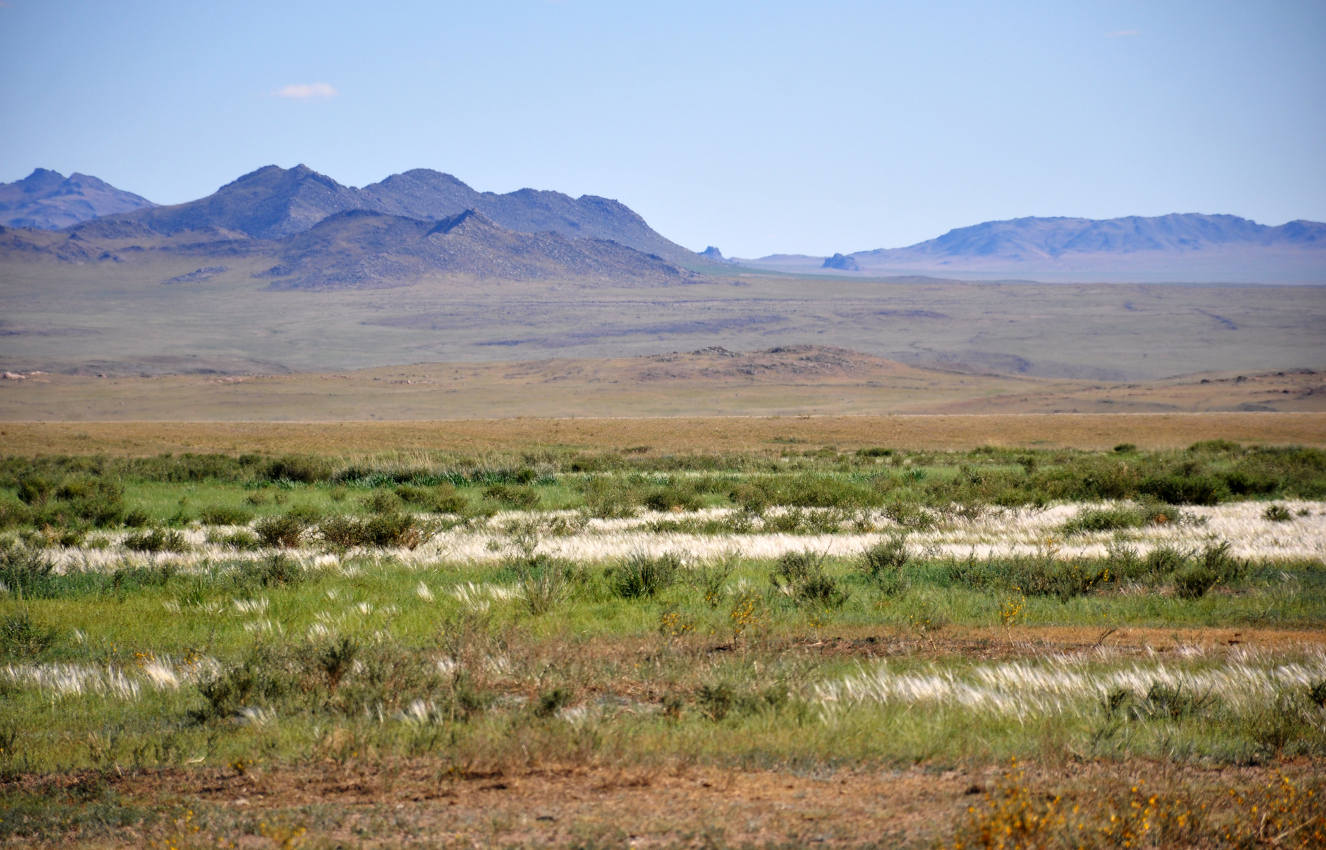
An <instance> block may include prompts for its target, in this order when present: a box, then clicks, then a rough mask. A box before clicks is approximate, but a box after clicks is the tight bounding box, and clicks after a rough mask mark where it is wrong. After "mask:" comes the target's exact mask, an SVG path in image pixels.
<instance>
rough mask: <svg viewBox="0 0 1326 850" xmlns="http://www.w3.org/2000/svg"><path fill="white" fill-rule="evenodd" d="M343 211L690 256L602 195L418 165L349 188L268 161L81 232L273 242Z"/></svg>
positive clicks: (674, 258) (680, 259)
mask: <svg viewBox="0 0 1326 850" xmlns="http://www.w3.org/2000/svg"><path fill="white" fill-rule="evenodd" d="M348 210H367V211H371V212H378V213H386V214H388V215H394V216H400V217H404V218H412V219H419V220H421V221H441V220H442V219H445V218H448V217H450V216H454V215H458V214H459V213H463V212H465V211H466V210H473V211H475V212H478V213H480V214H482V215H483V216H485V217H486V218H488V219H489V220H490V221H492V222H493V223H494V224H496V225H498V226H499V227H503V228H506V229H507V230H513V231H517V232H521V233H543V232H552V233H557V234H560V235H562V236H564V237H567V238H568V239H582V238H583V239H610V240H612V241H614V242H618V243H620V244H622V245H625V246H627V247H630V248H634V249H636V250H637V251H643V252H644V253H646V254H657V255H658V256H660V257H663V258H664V259H667V260H669V261H671V262H674V263H685V262H688V261H694V260H695V259H696V255H695V254H693V253H691V252H690V251H687V250H686V249H685V248H682V247H681V246H680V245H677V244H675V243H673V242H670V241H668V240H667V239H664V238H663V237H662V236H660V235H659V234H657V233H655V232H654V231H653V230H652V229H651V228H650V227H649V225H648V224H646V223H645V220H644V219H643V218H641V217H640V216H639V215H637V214H636V213H635V212H633V211H632V210H631V209H630V208H629V207H627V206H626V205H624V204H621V203H619V202H617V201H614V200H610V199H608V198H600V197H597V196H594V195H582V196H580V197H579V198H572V197H570V196H569V195H564V194H562V193H561V192H546V191H537V190H534V189H520V190H518V191H516V192H510V193H507V194H502V195H499V194H496V193H493V192H477V191H475V190H474V189H471V188H470V187H469V186H467V185H465V184H464V183H463V182H461V181H460V180H458V179H456V178H455V177H453V176H451V175H450V174H443V173H441V172H438V171H430V170H428V169H422V168H421V169H415V170H413V171H407V172H405V173H404V174H393V175H392V176H390V177H388V178H386V179H385V180H383V181H381V182H379V183H374V184H372V185H370V186H365V187H364V188H362V189H356V188H353V187H350V186H342V185H341V184H340V183H337V182H336V181H335V180H333V179H332V178H330V177H328V176H326V175H324V174H319V173H318V172H316V171H314V170H313V169H311V168H308V167H307V166H304V165H297V166H295V167H294V168H289V169H286V168H280V167H278V166H275V165H269V166H266V167H264V168H259V169H258V170H257V171H253V172H250V173H249V174H245V175H244V176H243V177H240V178H239V179H237V180H235V181H234V182H232V183H228V184H226V185H225V186H222V187H221V188H220V189H218V190H217V191H216V192H214V193H212V194H211V195H208V196H207V197H205V198H200V199H198V200H196V201H190V202H188V203H184V204H176V205H174V206H169V207H157V208H155V209H151V210H142V211H138V212H134V213H130V214H126V215H120V216H114V217H112V218H111V219H104V220H102V221H99V222H96V223H95V225H89V226H88V227H89V231H88V232H89V233H97V234H100V235H105V234H107V233H109V232H119V231H120V230H122V229H123V228H135V227H137V228H146V229H147V230H149V231H151V232H153V233H157V234H161V235H167V236H169V235H174V234H178V233H181V232H183V231H207V230H209V229H212V230H218V231H227V232H233V233H238V234H243V235H245V236H249V237H252V238H257V239H280V238H284V237H286V236H292V235H294V234H296V233H302V232H304V231H306V230H309V229H310V228H312V227H313V226H314V225H316V224H317V223H318V222H320V221H322V220H323V219H325V218H327V217H328V216H330V215H334V214H336V213H341V212H346V211H348ZM107 228H113V229H114V231H110V230H107Z"/></svg>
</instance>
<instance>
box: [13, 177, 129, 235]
mask: <svg viewBox="0 0 1326 850" xmlns="http://www.w3.org/2000/svg"><path fill="white" fill-rule="evenodd" d="M151 206H153V204H152V202H151V201H149V200H147V199H146V198H144V197H141V196H139V195H135V194H134V193H132V192H126V191H124V190H123V189H117V188H115V187H114V186H112V185H111V184H109V183H107V182H106V181H104V180H101V179H99V178H96V177H93V176H91V175H90V174H80V173H79V172H77V171H75V172H74V173H73V174H71V175H69V176H68V177H65V176H64V175H63V174H61V173H60V172H58V171H52V170H51V169H49V168H38V169H35V170H34V171H33V172H32V173H31V174H29V175H28V176H27V177H24V178H23V179H22V180H16V181H14V182H13V183H0V225H3V226H6V227H31V228H36V229H39V230H59V229H61V228H64V227H70V226H72V225H75V224H78V223H80V222H84V221H88V220H90V219H94V218H97V217H99V216H103V215H112V214H114V213H124V212H131V211H133V210H138V209H143V208H146V207H151Z"/></svg>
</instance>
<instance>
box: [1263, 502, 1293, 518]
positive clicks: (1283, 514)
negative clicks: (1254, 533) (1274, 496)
mask: <svg viewBox="0 0 1326 850" xmlns="http://www.w3.org/2000/svg"><path fill="white" fill-rule="evenodd" d="M1293 518H1294V515H1293V514H1291V513H1290V512H1289V509H1288V508H1286V507H1285V506H1284V505H1267V506H1266V510H1264V511H1262V519H1264V520H1267V521H1268V522H1289V521H1291V520H1292V519H1293Z"/></svg>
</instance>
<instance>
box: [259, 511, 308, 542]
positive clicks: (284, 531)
mask: <svg viewBox="0 0 1326 850" xmlns="http://www.w3.org/2000/svg"><path fill="white" fill-rule="evenodd" d="M312 524H313V523H312V522H311V521H310V520H309V519H308V517H307V516H305V515H304V514H302V513H296V512H295V511H289V512H287V513H285V514H279V515H276V516H269V517H264V518H263V519H261V520H259V521H258V524H257V525H256V526H254V529H253V530H254V531H255V532H256V533H257V535H258V538H259V539H260V540H262V542H263V544H264V545H266V546H275V547H280V548H283V549H293V548H294V547H296V546H298V545H299V544H300V542H301V541H303V539H304V533H305V532H306V531H308V528H309V526H310V525H312Z"/></svg>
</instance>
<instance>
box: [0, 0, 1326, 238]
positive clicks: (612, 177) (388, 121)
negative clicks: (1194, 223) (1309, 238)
mask: <svg viewBox="0 0 1326 850" xmlns="http://www.w3.org/2000/svg"><path fill="white" fill-rule="evenodd" d="M1323 45H1326V2H1322V0H1302V2H1275V0H1267V2H1244V1H1243V0H1240V2H1227V0H1199V2H1187V0H1148V2H1129V0H1074V2H1069V3H1065V2H1063V0H1053V2H1021V3H998V2H944V0H938V2H915V3H912V2H898V3H890V2H833V0H824V1H823V2H817V3H809V2H782V0H761V2H745V3H736V2H722V0H711V2H669V3H648V2H621V0H490V2H472V0H471V2H464V3H452V2H445V0H432V2H410V0H402V2H387V1H386V0H384V2H382V3H378V4H374V3H365V2H362V0H354V2H342V0H320V2H288V3H283V2H279V0H263V2H247V0H228V1H227V2H219V0H218V2H201V0H200V2H192V0H191V1H190V2H179V0H171V1H170V2H157V0H122V2H114V3H112V2H107V0H0V120H2V121H3V125H4V131H3V132H0V181H4V182H8V181H12V180H17V179H21V178H22V177H25V176H26V175H27V174H28V173H30V172H31V171H32V169H33V168H35V167H38V166H42V167H46V168H53V169H55V170H57V171H61V172H63V173H65V174H68V173H70V172H73V171H81V172H84V173H87V174H93V175H96V176H98V177H100V178H102V179H104V180H107V181H109V182H110V183H112V184H114V185H116V186H118V187H120V188H123V189H127V190H129V191H132V192H136V193H138V194H140V195H143V196H145V197H147V198H149V199H151V200H153V201H155V202H157V203H180V202H183V201H187V200H192V199H194V198H198V197H202V196H204V195H207V194H209V193H211V192H213V191H215V190H216V189H217V188H218V187H219V186H221V185H223V184H225V183H227V182H230V181H231V180H233V179H235V178H236V177H238V176H240V175H241V174H244V173H247V172H249V171H252V170H254V169H256V168H259V167H261V166H263V165H267V164H276V165H281V166H284V167H291V166H294V165H296V164H298V163H304V164H306V165H308V166H309V167H310V168H313V169H315V170H317V171H320V172H322V173H324V174H327V175H329V176H331V177H333V178H335V179H336V180H338V181H340V182H342V183H345V184H347V185H354V186H362V185H365V184H368V183H373V182H376V181H378V180H381V179H382V178H384V177H386V176H388V175H389V174H393V173H396V172H400V171H405V170H408V169H410V168H433V169H437V170H439V171H446V172H449V173H451V174H454V175H456V176H457V177H459V178H460V179H462V180H464V181H465V182H467V183H469V184H470V185H471V186H473V187H474V188H476V189H480V190H491V191H498V192H505V191H511V190H514V189H518V188H521V187H526V186H528V187H533V188H538V189H556V190H559V191H562V192H566V193H568V194H571V195H573V196H575V195H580V194H592V195H602V196H606V197H610V198H616V199H618V200H620V201H622V202H623V203H625V204H627V205H628V206H630V207H631V208H632V209H634V210H635V211H636V212H638V213H640V214H641V215H642V216H644V218H645V219H646V220H647V221H648V222H649V223H650V224H651V225H652V226H653V227H654V229H656V230H658V231H659V232H660V233H662V234H663V235H664V236H667V237H668V238H670V239H672V240H673V241H676V242H679V243H681V244H682V245H685V246H686V247H688V248H692V249H696V250H699V249H702V248H704V247H705V246H707V245H716V246H718V247H719V248H720V249H722V251H723V252H724V253H725V254H726V255H728V256H738V257H758V256H763V255H766V254H771V253H804V254H813V255H824V254H830V253H833V252H835V251H842V252H844V253H846V252H851V251H858V250H867V249H872V248H894V247H900V246H904V245H909V244H912V243H915V242H918V241H921V240H924V239H929V238H932V237H935V236H938V235H940V234H942V233H944V232H945V231H947V230H949V229H951V228H954V227H961V226H965V225H969V224H975V223H978V222H981V221H987V220H992V219H1006V218H1014V217H1018V216H1028V215H1045V216H1048V215H1069V216H1085V217H1090V218H1110V217H1115V216H1123V215H1162V214H1165V213H1170V212H1203V213H1232V214H1235V215H1241V216H1245V217H1248V218H1252V219H1255V220H1257V221H1259V222H1262V223H1264V224H1281V223H1284V222H1285V221H1289V220H1292V219H1296V218H1306V219H1312V220H1317V221H1326V48H1323Z"/></svg>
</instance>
